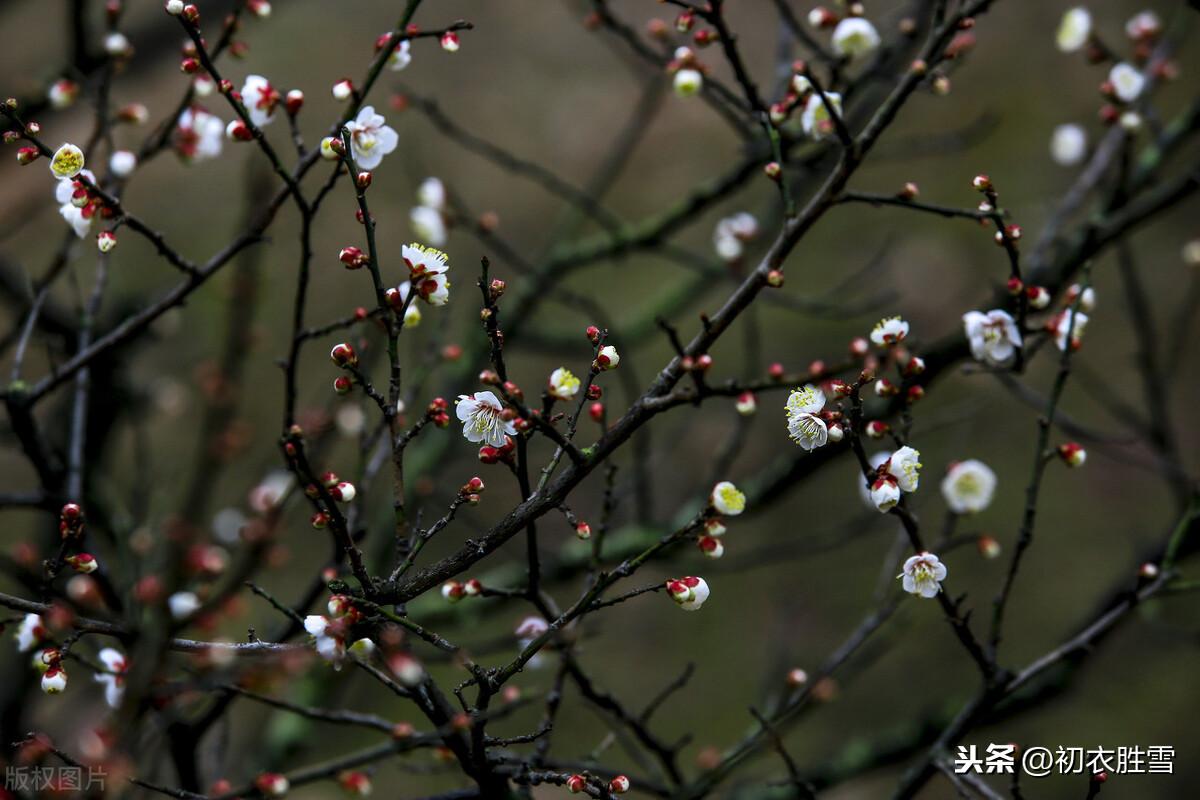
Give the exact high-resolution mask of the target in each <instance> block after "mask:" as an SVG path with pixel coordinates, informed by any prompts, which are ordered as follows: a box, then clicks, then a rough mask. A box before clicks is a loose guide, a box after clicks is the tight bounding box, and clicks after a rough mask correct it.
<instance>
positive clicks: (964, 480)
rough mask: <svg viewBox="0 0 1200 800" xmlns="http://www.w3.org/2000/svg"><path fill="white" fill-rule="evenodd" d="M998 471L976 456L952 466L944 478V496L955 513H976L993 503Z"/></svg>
mask: <svg viewBox="0 0 1200 800" xmlns="http://www.w3.org/2000/svg"><path fill="white" fill-rule="evenodd" d="M995 493H996V473H995V472H992V469H991V467H989V466H988V465H987V464H984V463H983V462H982V461H978V460H976V459H974V458H971V459H968V460H966V461H959V462H957V463H955V464H952V465H951V466H950V469H949V470H947V471H946V477H945V478H943V479H942V497H943V498H945V500H946V505H947V506H949V507H950V510H951V511H953V512H954V513H955V514H975V513H977V512H980V511H983V510H984V509H985V508H987V507H988V506H989V505H991V503H992V496H993V495H994V494H995Z"/></svg>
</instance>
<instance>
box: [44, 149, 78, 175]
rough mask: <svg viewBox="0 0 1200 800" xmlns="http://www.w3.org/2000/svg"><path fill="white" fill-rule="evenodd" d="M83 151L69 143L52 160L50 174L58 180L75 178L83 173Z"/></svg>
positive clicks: (55, 152)
mask: <svg viewBox="0 0 1200 800" xmlns="http://www.w3.org/2000/svg"><path fill="white" fill-rule="evenodd" d="M83 164H84V160H83V151H82V150H80V149H79V148H78V147H77V146H76V145H73V144H70V143H67V144H64V145H63V146H62V147H60V148H58V150H56V151H54V155H53V156H51V158H50V172H51V174H53V175H54V177H56V178H74V177H75V176H76V175H78V174H79V173H80V172H82V171H83Z"/></svg>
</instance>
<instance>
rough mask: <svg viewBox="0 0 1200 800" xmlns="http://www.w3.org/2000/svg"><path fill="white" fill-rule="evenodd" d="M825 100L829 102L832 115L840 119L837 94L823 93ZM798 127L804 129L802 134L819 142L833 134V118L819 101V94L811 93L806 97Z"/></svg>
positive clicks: (839, 99) (840, 108)
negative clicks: (832, 111)
mask: <svg viewBox="0 0 1200 800" xmlns="http://www.w3.org/2000/svg"><path fill="white" fill-rule="evenodd" d="M825 100H827V101H829V105H830V106H831V107H832V108H833V110H834V113H835V114H837V115H838V116H839V117H840V116H841V115H842V96H841V95H840V94H838V93H837V92H825ZM800 125H801V127H802V128H804V132H805V133H806V134H808V135H809V136H810V137H812V138H813V139H818V140H820V139H824V138H826V137H828V136H830V135H832V134H833V132H834V130H835V128H834V122H833V118H832V117H831V116H829V109H828V108H826V107H825V102H824V101H823V100H821V95H820V93H818V92H813V93H812V94H810V95H809V96H808V101H807V102H806V103H805V104H804V113H803V114H801V115H800Z"/></svg>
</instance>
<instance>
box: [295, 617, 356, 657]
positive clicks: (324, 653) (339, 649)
mask: <svg viewBox="0 0 1200 800" xmlns="http://www.w3.org/2000/svg"><path fill="white" fill-rule="evenodd" d="M304 630H305V631H307V632H308V635H309V636H311V637H313V640H314V642H313V643H314V645H315V647H316V650H317V654H318V655H320V656H321V658H323V659H325V660H326V661H330V662H333V663H334V664H340V663H341V660H342V658H343V657H344V656H345V655H346V645H345V642H344V641H343V640H342V637H341V636H339V635H338V633H339V631H340V630H341V628H340V626H339V625H335V624H334V623H333V622H332V621H331V620H329V619H328V618H327V617H322V616H320V615H318V614H310V615H308V616H307V617H305V618H304Z"/></svg>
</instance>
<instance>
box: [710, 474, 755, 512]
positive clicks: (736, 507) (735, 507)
mask: <svg viewBox="0 0 1200 800" xmlns="http://www.w3.org/2000/svg"><path fill="white" fill-rule="evenodd" d="M709 500H710V502H711V503H712V507H713V508H715V509H716V510H717V512H718V513H720V514H724V515H725V516H727V517H736V516H737V515H738V514H740V513H742V512H743V511H745V510H746V495H744V494H742V493H741V492H740V491H738V488H737V487H736V486H734V485H733V484H732V483H730V482H729V481H721V482H720V483H718V484H717V485H716V486H714V487H713V490H712V496H711V497H710V498H709Z"/></svg>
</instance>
